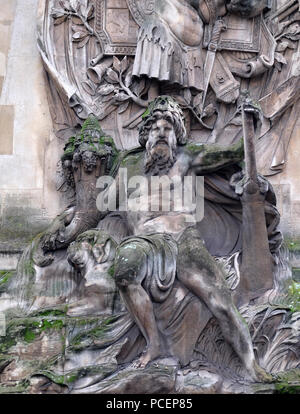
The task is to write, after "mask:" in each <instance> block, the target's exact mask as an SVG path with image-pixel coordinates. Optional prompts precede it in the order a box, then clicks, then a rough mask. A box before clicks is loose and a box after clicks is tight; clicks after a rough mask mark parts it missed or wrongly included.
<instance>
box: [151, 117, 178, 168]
mask: <svg viewBox="0 0 300 414" xmlns="http://www.w3.org/2000/svg"><path fill="white" fill-rule="evenodd" d="M176 148H177V140H176V135H175V131H174V127H173V125H172V124H171V123H170V122H169V121H168V120H166V119H158V120H156V121H155V122H154V123H153V124H152V127H151V129H150V133H149V139H148V141H147V144H146V151H147V160H146V170H152V173H153V174H157V173H159V171H161V170H166V168H168V167H170V166H171V165H173V164H174V161H175V153H176Z"/></svg>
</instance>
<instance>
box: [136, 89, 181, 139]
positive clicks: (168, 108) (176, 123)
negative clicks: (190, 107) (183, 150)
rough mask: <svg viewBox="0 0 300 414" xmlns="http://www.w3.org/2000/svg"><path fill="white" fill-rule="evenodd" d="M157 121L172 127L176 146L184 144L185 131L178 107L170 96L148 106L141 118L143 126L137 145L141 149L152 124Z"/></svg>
mask: <svg viewBox="0 0 300 414" xmlns="http://www.w3.org/2000/svg"><path fill="white" fill-rule="evenodd" d="M159 119H165V120H167V121H168V122H170V123H171V124H172V125H173V127H174V132H175V135H176V139H177V143H178V145H184V144H186V139H187V137H186V129H185V126H184V121H183V112H182V110H181V108H180V106H179V105H178V103H177V102H176V101H175V100H174V99H173V98H171V97H170V96H159V97H158V98H156V99H155V100H154V101H153V102H151V103H150V104H149V107H148V110H147V111H146V112H145V114H144V116H143V124H142V125H141V127H140V129H139V143H140V144H141V146H142V147H145V146H146V143H147V141H148V138H149V133H150V130H151V127H152V125H153V123H154V122H156V121H158V120H159Z"/></svg>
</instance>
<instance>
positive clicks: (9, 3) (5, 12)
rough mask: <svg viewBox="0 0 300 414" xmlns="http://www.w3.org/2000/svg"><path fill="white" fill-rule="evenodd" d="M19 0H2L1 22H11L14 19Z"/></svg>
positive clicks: (0, 6) (0, 8)
mask: <svg viewBox="0 0 300 414" xmlns="http://www.w3.org/2000/svg"><path fill="white" fill-rule="evenodd" d="M16 4H17V0H0V10H1V13H0V22H1V23H2V22H5V23H7V22H11V21H13V19H14V16H15V11H16Z"/></svg>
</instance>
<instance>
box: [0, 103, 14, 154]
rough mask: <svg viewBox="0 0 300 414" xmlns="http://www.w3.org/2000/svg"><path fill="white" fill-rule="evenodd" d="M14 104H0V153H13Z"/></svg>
mask: <svg viewBox="0 0 300 414" xmlns="http://www.w3.org/2000/svg"><path fill="white" fill-rule="evenodd" d="M14 116H15V114H14V106H13V105H0V155H11V154H12V153H13V135H14Z"/></svg>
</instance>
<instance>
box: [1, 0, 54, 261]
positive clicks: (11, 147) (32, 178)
mask: <svg viewBox="0 0 300 414" xmlns="http://www.w3.org/2000/svg"><path fill="white" fill-rule="evenodd" d="M37 9H38V0H0V269H5V268H7V267H8V268H11V267H15V263H16V260H17V257H18V252H20V251H21V250H22V249H23V247H24V245H25V244H26V243H27V242H28V240H29V239H31V238H32V237H33V235H35V234H37V233H38V232H40V231H42V230H43V229H44V228H45V227H46V226H47V224H48V223H49V220H50V219H51V218H52V217H53V216H55V215H56V214H57V212H58V211H59V210H60V200H59V195H58V194H57V191H56V189H55V180H54V178H55V171H56V164H57V161H58V159H59V154H60V151H61V150H60V148H61V145H62V143H61V142H58V140H57V139H56V137H55V136H54V134H53V132H52V123H51V118H50V113H49V109H48V102H47V95H46V85H45V78H44V72H43V67H42V63H41V60H40V57H39V53H38V50H37V46H36V15H37Z"/></svg>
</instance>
